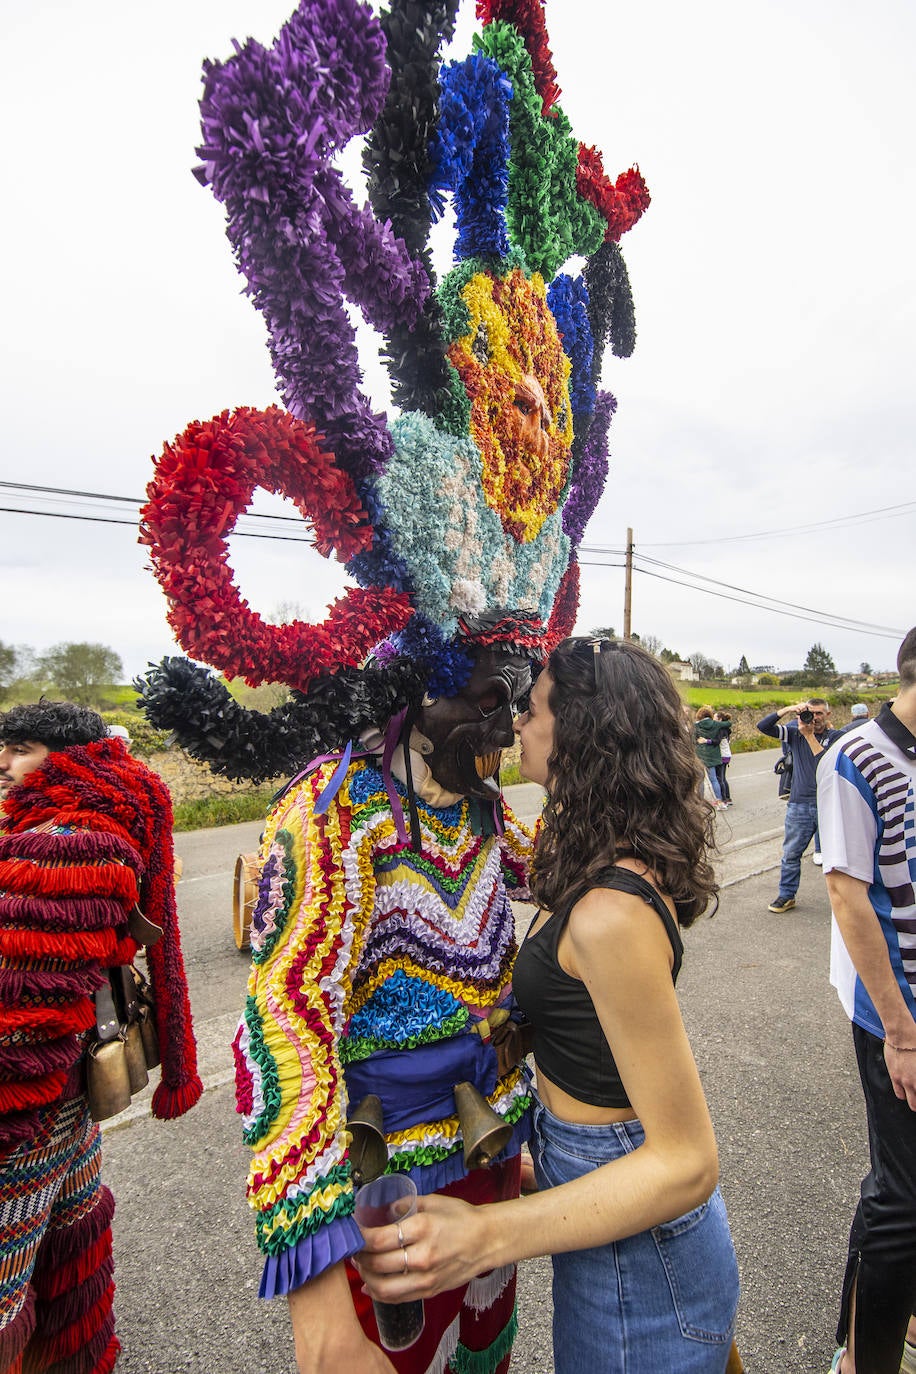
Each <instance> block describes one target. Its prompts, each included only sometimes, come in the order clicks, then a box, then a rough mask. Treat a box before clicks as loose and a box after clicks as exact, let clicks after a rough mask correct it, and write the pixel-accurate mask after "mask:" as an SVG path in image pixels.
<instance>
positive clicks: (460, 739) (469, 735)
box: [415, 647, 531, 801]
mask: <svg viewBox="0 0 916 1374" xmlns="http://www.w3.org/2000/svg"><path fill="white" fill-rule="evenodd" d="M530 685H531V665H530V662H529V660H528V659H527V658H526V657H525V656H524V655H522V654H519V653H515V652H513V651H512V650H511V649H501V648H498V647H497V648H486V649H478V651H477V655H476V659H475V662H474V670H473V672H472V673H471V677H470V681H469V682H468V684H467V686H466V687H465V688H464V689H463V690H462V691H461V692H459V694H458V695H457V696H453V697H440V698H438V699H436V698H433V697H429V696H427V697H426V698H425V700H424V705H423V708H422V710H421V712H420V716H419V719H418V721H417V724H416V727H415V728H416V730H417V731H419V733H420V734H421V735H423V736H424V737H425V738H426V739H427V740H428V741H429V742H430V744H431V745H432V746H433V747H432V750H431V752H430V753H428V754H425V756H424V757H425V761H426V763H427V764H428V765H429V769H430V771H431V773H432V775H433V777H434V778H435V780H436V782H437V783H438V784H439V785H440V787H443V788H444V789H445V790H446V791H447V792H455V793H457V794H458V795H460V796H465V797H479V798H481V799H482V800H486V801H493V800H494V798H495V797H497V796H498V795H499V785H498V783H497V781H496V775H497V774H498V772H499V762H500V757H501V755H502V751H503V750H504V749H507V748H508V747H509V745H511V744H512V742H513V739H514V735H513V731H512V721H513V719H514V709H513V708H514V706H515V704H516V702H518V700H519V699H520V698H521V697H522V696H524V694H525V693H526V692H527V691H528V688H529V687H530Z"/></svg>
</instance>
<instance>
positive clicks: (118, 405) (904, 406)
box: [0, 0, 916, 674]
mask: <svg viewBox="0 0 916 1374" xmlns="http://www.w3.org/2000/svg"><path fill="white" fill-rule="evenodd" d="M0 3H2V13H3V36H4V40H5V41H4V51H5V55H6V61H5V63H4V79H3V83H2V87H0V106H2V112H3V116H4V119H3V127H4V129H5V131H6V135H5V138H4V140H3V149H2V152H0V159H2V164H3V166H2V172H3V181H2V184H3V187H4V192H5V195H4V200H5V206H6V212H5V214H4V216H3V220H2V227H0V236H2V246H3V263H4V268H5V271H4V291H3V296H4V308H3V319H4V327H3V330H2V337H0V350H2V360H0V377H2V386H3V390H4V393H5V394H4V406H3V411H4V415H3V444H2V455H3V456H2V463H0V479H2V480H3V482H5V483H11V482H14V483H28V484H32V485H35V486H46V487H54V488H68V489H73V490H78V491H88V492H93V493H103V494H110V495H116V496H123V497H129V498H134V499H137V498H139V497H141V496H142V495H143V491H144V487H145V484H146V482H147V481H148V480H149V477H150V475H151V472H152V463H151V456H152V455H153V454H154V453H156V452H158V451H159V450H161V447H162V444H163V442H164V441H165V440H167V439H171V438H172V437H173V436H174V435H175V434H176V433H177V432H178V431H180V430H182V429H183V428H184V427H185V425H186V424H187V423H188V422H189V421H191V420H192V419H198V418H199V419H206V418H209V417H210V416H211V415H213V414H214V413H216V412H218V411H219V410H221V409H223V408H224V407H227V406H229V407H231V406H235V405H242V404H248V405H259V406H263V405H266V404H269V403H270V402H271V400H273V399H274V398H275V396H274V390H273V381H272V376H271V371H270V364H269V359H268V355H267V348H266V345H265V339H264V330H263V326H262V324H261V322H260V319H259V317H258V316H257V314H256V313H255V311H254V309H253V308H252V306H251V305H250V304H249V303H248V302H247V301H246V300H245V299H244V298H243V297H242V296H241V294H240V287H241V278H240V277H238V275H237V274H236V272H235V269H234V267H233V264H232V258H231V251H230V248H229V245H228V242H227V240H226V239H225V237H224V232H223V212H222V209H221V207H219V206H218V205H217V204H216V203H215V201H214V200H213V199H212V197H211V195H210V193H209V192H208V191H206V190H204V189H202V188H201V187H200V186H199V185H198V184H197V182H196V181H195V180H194V179H193V177H192V176H191V170H190V169H191V167H192V166H193V165H194V163H195V161H196V158H195V155H194V147H195V144H196V143H197V142H198V141H199V130H198V110H197V100H198V97H199V94H200V66H201V62H202V60H203V59H204V58H205V57H212V58H224V57H226V56H227V55H228V54H229V53H230V52H231V44H230V40H231V38H232V37H238V38H242V39H243V38H245V37H246V36H248V35H249V34H252V35H253V36H254V37H256V38H258V39H260V40H261V41H262V42H269V41H270V40H271V39H272V37H273V36H274V34H275V32H276V29H277V27H278V26H279V25H280V24H281V23H282V22H283V20H284V19H285V18H286V17H287V15H288V13H289V12H290V9H291V5H290V0H257V3H254V0H180V3H179V0H160V3H159V4H158V5H156V6H155V7H153V8H150V7H148V6H147V7H144V6H137V5H133V4H124V3H123V0H117V2H115V0H89V3H88V4H85V5H81V6H73V5H71V4H69V3H65V0H41V2H40V3H38V4H34V5H28V6H26V5H19V4H15V5H14V4H13V3H12V0H0ZM462 13H463V20H462V27H461V29H460V31H459V32H460V34H461V36H462V39H463V43H462V44H459V47H460V49H461V51H462V52H463V51H466V50H467V35H468V34H469V33H470V32H471V31H472V28H473V14H472V13H471V12H470V10H469V7H468V0H464V4H463V11H462ZM547 21H548V27H549V31H550V36H551V43H552V47H553V51H554V60H555V65H556V67H557V69H558V72H559V77H560V85H561V88H562V90H563V95H562V97H561V104H562V105H563V107H564V109H565V110H566V112H567V113H568V114H569V116H570V118H571V120H572V123H573V128H574V131H575V133H576V135H577V136H578V137H580V138H582V139H583V140H584V141H585V142H587V143H592V144H595V145H597V146H598V147H599V148H601V149H602V151H603V153H604V157H605V165H606V167H607V169H608V171H609V172H610V173H611V175H612V176H614V175H616V174H617V172H618V171H621V170H623V169H624V168H625V167H628V166H629V165H630V164H631V163H633V162H638V163H639V165H640V167H641V169H642V171H643V173H644V175H645V177H646V180H647V182H648V184H649V187H650V190H651V193H652V205H651V207H650V209H649V210H648V212H647V213H646V215H645V217H644V218H643V220H642V221H641V222H640V223H639V224H638V225H637V226H636V228H635V229H633V230H632V231H631V233H629V234H627V235H626V236H625V238H624V240H623V244H622V246H623V249H624V254H625V256H626V259H627V263H628V266H629V269H630V276H631V281H632V284H633V291H634V296H635V301H636V311H637V327H638V341H637V350H636V353H635V354H634V356H633V357H632V358H631V359H629V360H624V361H620V360H617V359H613V358H609V359H608V361H607V364H606V367H605V376H604V381H605V384H606V385H607V386H609V387H610V388H611V390H613V391H614V393H615V394H616V396H617V398H618V402H619V410H618V414H617V417H616V418H615V421H614V424H613V425H612V428H611V445H612V459H611V463H612V466H611V476H610V480H609V483H608V487H607V491H606V493H605V496H604V498H603V500H602V502H601V505H600V506H599V508H598V511H597V513H596V515H595V517H594V518H593V520H592V522H591V524H590V526H589V528H588V530H587V533H586V544H587V545H588V546H590V547H602V548H606V549H608V550H612V551H614V552H611V553H609V554H607V555H606V559H607V561H609V562H612V563H616V564H619V563H621V562H622V558H621V557H620V555H619V553H618V552H616V551H619V550H621V549H622V547H623V544H624V542H625V538H626V530H627V527H628V526H631V527H632V528H633V530H634V538H635V544H636V551H637V554H638V555H642V556H643V557H645V558H653V559H657V560H661V562H663V563H666V564H668V565H672V566H671V567H667V568H666V567H659V566H658V565H657V564H649V565H646V564H644V563H642V564H641V566H642V568H643V569H645V568H646V567H647V566H648V568H650V569H651V570H652V571H653V572H655V573H656V574H662V575H664V576H665V577H671V578H674V579H677V580H679V581H683V580H685V578H684V573H683V572H681V571H673V570H672V567H673V568H674V569H685V570H688V571H689V572H690V573H692V574H698V575H700V576H702V577H705V578H708V579H713V581H712V582H707V583H705V584H704V585H706V586H708V587H709V588H710V589H711V590H713V591H716V592H719V593H722V592H726V591H727V592H728V594H729V595H730V596H743V595H744V591H750V592H753V593H762V594H764V595H766V596H768V597H772V598H774V599H775V600H776V601H777V602H778V603H781V605H782V608H783V610H785V609H792V608H797V607H806V608H811V609H812V610H813V611H814V612H815V615H814V616H813V620H801V619H793V618H790V617H789V616H787V615H785V614H778V613H776V612H775V611H774V610H772V609H771V610H764V609H761V608H756V607H749V606H747V605H742V604H738V603H737V602H735V601H732V600H726V599H723V598H722V597H720V596H713V595H709V594H706V593H703V592H700V591H698V590H695V589H689V588H685V587H683V586H679V585H674V584H673V583H672V582H668V581H662V580H660V579H659V578H658V577H650V576H648V575H647V572H646V571H640V572H638V573H637V575H636V577H635V580H634V589H633V627H634V629H636V630H638V631H640V632H641V633H643V634H646V633H649V634H654V635H656V636H658V638H659V639H661V640H662V641H663V642H664V643H665V644H667V645H668V646H669V647H672V648H674V649H677V650H679V651H680V652H681V653H683V654H685V655H689V654H690V653H691V652H693V651H695V650H702V651H703V652H705V653H707V654H709V655H710V656H712V657H715V658H719V659H721V660H722V661H723V662H724V663H725V664H726V666H732V665H734V664H735V663H736V662H737V661H738V659H739V658H740V657H741V655H742V654H746V655H747V657H748V659H749V660H750V662H751V663H752V664H763V663H769V664H774V665H776V666H779V667H790V666H793V665H798V664H800V662H801V661H802V660H803V659H804V657H805V654H806V651H807V649H808V647H809V646H810V645H811V644H812V643H813V642H814V641H815V640H817V641H820V642H822V643H823V644H824V645H825V646H826V647H827V648H828V650H829V651H830V652H831V653H832V654H833V656H834V658H835V660H836V662H837V665H838V666H839V667H840V668H841V669H853V668H857V667H858V665H859V663H860V661H862V660H867V661H869V662H870V663H872V664H873V665H874V666H876V667H885V666H886V667H891V666H892V665H893V660H894V657H895V654H896V648H897V644H898V642H899V638H900V635H902V633H903V632H904V631H906V630H907V629H908V628H909V627H910V626H911V625H912V624H913V623H914V622H916V595H914V591H913V589H914V584H916V576H914V555H913V549H914V532H916V490H914V487H916V483H914V471H916V463H914V459H913V443H914V441H913V435H914V433H916V414H914V412H916V388H914V384H913V370H914V369H913V351H914V350H913V338H914V333H916V267H914V260H916V254H914V249H913V234H914V224H916V172H914V159H913V156H912V135H913V129H914V127H916V117H914V116H916V109H914V106H916V96H914V83H913V80H912V73H911V65H912V54H913V52H914V50H916V7H914V6H913V4H912V2H911V0H875V3H874V4H872V5H870V6H869V7H868V8H867V9H866V7H864V6H863V5H862V4H861V3H852V0H785V2H783V0H770V3H768V4H765V5H755V6H750V5H745V4H735V3H734V0H697V3H694V4H691V5H686V4H684V3H683V0H629V3H625V4H618V3H604V0H601V2H600V3H599V0H565V3H561V0H550V2H549V3H548V5H547ZM373 352H374V349H373V343H372V340H371V339H370V340H369V341H368V343H367V346H366V347H365V350H364V357H363V362H364V366H365V367H366V373H367V386H368V387H369V389H370V390H371V392H372V394H373V397H374V399H375V400H376V401H377V403H378V404H379V405H380V406H385V407H387V404H388V402H387V397H386V394H385V390H384V374H383V373H382V372H381V370H380V368H379V366H378V363H377V359H375V358H374V357H373ZM0 496H2V498H3V499H2V500H0V506H3V507H12V506H15V507H17V508H18V510H19V511H22V510H23V509H25V508H29V509H34V510H43V511H58V512H69V513H70V514H73V513H74V512H77V511H81V512H82V513H84V514H87V513H96V514H107V515H112V516H115V517H116V518H120V519H130V520H132V519H134V518H135V511H134V509H133V508H132V507H131V506H130V505H129V504H122V505H120V506H119V505H115V504H108V505H104V506H103V505H102V504H100V503H98V502H95V503H94V504H90V503H87V502H77V501H76V500H74V499H69V500H61V499H51V498H49V497H48V496H47V495H42V494H40V493H30V492H23V491H19V490H13V489H11V488H9V487H8V486H5V487H2V488H0ZM884 508H893V509H891V510H888V511H885V513H884V514H882V515H880V516H871V515H870V516H869V517H868V518H867V519H865V520H858V521H849V520H847V519H846V517H851V516H857V515H860V514H863V513H866V512H874V511H877V510H884ZM257 509H259V510H263V511H266V510H269V509H274V510H279V509H282V507H280V506H279V505H275V506H270V505H268V503H267V502H266V500H265V501H263V502H262V501H260V500H259V502H258V504H257ZM828 521H831V522H835V523H833V524H832V525H830V524H826V525H825V524H824V523H823V522H828ZM0 522H2V523H0V530H2V536H3V537H2V543H0V550H2V552H0V567H2V577H3V583H2V586H3V597H2V605H3V615H2V621H0V639H2V640H3V641H4V642H6V643H26V644H29V645H31V646H32V647H34V648H36V649H38V650H41V649H44V648H47V647H49V646H50V645H52V644H54V643H56V642H59V641H62V640H95V641H101V642H103V643H105V644H108V645H110V646H111V647H112V648H114V649H116V650H117V651H118V652H119V653H120V654H121V656H122V658H123V660H124V664H125V669H126V671H127V673H129V674H133V673H135V672H137V671H139V670H141V669H142V668H143V666H144V665H145V663H146V662H147V661H148V660H150V659H153V660H156V659H158V658H159V657H161V656H162V654H164V653H168V652H174V651H175V648H174V645H173V643H172V640H171V636H170V633H169V630H168V627H167V625H166V622H165V604H164V601H163V599H162V597H161V594H160V593H159V590H158V587H157V585H156V583H155V581H154V579H153V577H152V575H151V574H150V573H149V572H148V571H145V570H144V554H143V551H142V550H141V549H140V548H139V547H138V546H137V543H136V531H135V529H134V528H131V527H130V526H128V525H124V526H120V525H113V524H112V525H108V524H99V523H89V522H86V521H77V520H73V519H57V518H50V517H48V516H43V517H39V516H35V515H28V514H22V513H16V514H13V513H6V512H3V513H0ZM817 524H820V525H821V528H819V529H817V530H813V531H809V532H807V533H799V532H798V530H797V529H796V532H795V533H791V534H778V535H777V534H769V535H768V536H767V537H765V538H757V539H750V538H741V539H737V538H736V536H749V535H756V534H759V533H761V532H763V531H783V530H786V529H787V528H789V527H807V526H811V525H817ZM585 556H586V557H591V556H592V555H585ZM233 563H234V566H235V567H236V568H237V570H238V574H239V580H240V583H241V586H242V588H243V590H244V591H245V593H246V594H247V595H248V596H249V599H250V600H251V602H252V604H253V605H254V606H255V607H256V608H257V609H258V610H260V611H261V612H262V613H264V614H270V613H271V612H272V611H274V610H275V609H276V608H277V607H278V606H279V605H280V604H281V603H287V604H293V605H295V606H297V607H298V608H299V610H300V611H301V612H303V613H307V614H309V615H310V616H311V617H314V618H321V617H323V615H324V610H323V606H324V604H325V603H326V602H327V600H329V599H330V598H331V597H332V596H333V595H335V594H336V593H337V591H338V590H339V588H340V586H341V585H342V582H341V580H340V575H339V569H338V568H336V566H335V565H330V566H329V565H326V564H325V563H324V562H323V561H322V560H321V559H319V558H318V556H317V555H316V554H314V552H313V551H311V550H309V549H308V548H306V547H305V546H304V545H298V544H288V543H286V544H285V543H267V542H263V541H260V540H250V539H235V540H233ZM638 563H639V560H638ZM722 583H726V584H730V586H731V588H740V589H744V591H736V590H729V589H728V588H725V587H723V586H721V585H716V584H722ZM788 603H794V607H790V606H789V605H788ZM823 612H827V613H829V615H830V616H843V617H848V618H851V619H852V620H854V621H857V622H862V624H863V626H869V627H874V626H876V625H877V626H881V627H885V628H886V629H888V630H889V634H886V635H883V636H878V635H874V634H870V633H866V632H865V629H864V628H863V629H860V630H856V631H854V630H850V629H839V628H833V627H832V626H831V625H830V624H828V623H825V621H824V619H823V616H822V615H821V614H820V613H823ZM799 613H800V612H799ZM622 618H623V571H622V569H621V568H620V567H598V566H586V567H584V569H583V596H582V608H581V612H580V620H579V625H580V628H581V629H583V630H586V629H590V628H592V627H593V626H595V625H607V624H611V625H614V626H616V627H617V629H618V631H619V630H620V628H621V626H622ZM898 631H899V632H900V633H899V634H898V633H897V632H898Z"/></svg>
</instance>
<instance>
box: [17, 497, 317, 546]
mask: <svg viewBox="0 0 916 1374" xmlns="http://www.w3.org/2000/svg"><path fill="white" fill-rule="evenodd" d="M0 512H3V513H5V514H7V515H43V516H45V517H46V518H47V519H49V520H88V521H91V523H92V524H94V525H129V526H130V527H131V529H136V528H137V522H136V520H118V519H116V518H115V517H114V516H113V515H76V514H75V513H74V512H72V511H58V510H23V509H22V507H20V506H0ZM281 518H284V519H285V518H286V517H281ZM230 537H231V538H232V539H275V540H279V541H280V542H281V543H283V544H309V545H311V546H312V547H314V544H315V541H314V539H300V538H297V537H296V535H294V534H258V533H257V531H255V530H233V531H232V534H231V536H230Z"/></svg>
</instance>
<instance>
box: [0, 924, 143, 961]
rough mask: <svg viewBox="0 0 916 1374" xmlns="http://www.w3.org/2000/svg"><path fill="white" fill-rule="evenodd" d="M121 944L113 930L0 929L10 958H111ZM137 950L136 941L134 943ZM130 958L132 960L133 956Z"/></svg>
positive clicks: (2, 950)
mask: <svg viewBox="0 0 916 1374" xmlns="http://www.w3.org/2000/svg"><path fill="white" fill-rule="evenodd" d="M117 948H118V937H117V935H116V934H115V932H114V931H113V930H81V931H74V932H73V933H71V934H65V933H64V932H63V931H60V930H52V931H44V930H0V954H3V955H6V957H7V958H8V959H66V960H67V961H68V962H70V963H81V962H85V961H86V960H87V959H108V958H109V957H110V956H111V955H112V954H114V953H115V951H116V950H117ZM134 950H136V945H135V946H134ZM127 962H130V961H129V960H128V961H127Z"/></svg>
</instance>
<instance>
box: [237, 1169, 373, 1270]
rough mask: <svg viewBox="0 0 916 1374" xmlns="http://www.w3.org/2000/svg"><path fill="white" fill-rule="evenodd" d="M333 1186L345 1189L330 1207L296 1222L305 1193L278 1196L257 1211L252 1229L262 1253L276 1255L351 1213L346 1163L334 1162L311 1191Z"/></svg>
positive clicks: (319, 1190) (350, 1190) (350, 1196)
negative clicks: (270, 1204)
mask: <svg viewBox="0 0 916 1374" xmlns="http://www.w3.org/2000/svg"><path fill="white" fill-rule="evenodd" d="M335 1185H344V1186H347V1187H348V1191H347V1192H346V1193H341V1194H340V1195H339V1196H338V1198H337V1199H336V1201H335V1202H334V1203H333V1204H332V1205H331V1207H329V1208H327V1209H326V1210H322V1209H318V1208H316V1210H315V1211H314V1212H312V1213H311V1214H310V1215H309V1216H307V1217H302V1218H301V1219H300V1220H298V1221H294V1220H293V1218H294V1216H295V1214H296V1212H298V1210H299V1208H300V1207H301V1206H302V1204H303V1202H304V1201H305V1200H306V1196H307V1195H305V1194H300V1195H299V1197H294V1198H285V1197H281V1198H279V1199H278V1200H277V1201H276V1202H275V1203H274V1205H273V1206H272V1207H268V1208H267V1210H266V1211H264V1212H259V1213H258V1215H257V1218H256V1221H255V1232H256V1235H257V1239H258V1247H259V1249H260V1250H261V1251H262V1253H263V1254H265V1255H279V1254H281V1253H282V1252H283V1251H284V1250H287V1249H288V1248H289V1247H290V1246H291V1245H296V1244H297V1243H298V1242H299V1241H300V1240H302V1238H303V1236H313V1235H314V1234H315V1232H316V1231H317V1230H318V1228H319V1227H320V1226H324V1225H326V1224H327V1223H328V1222H330V1221H336V1220H337V1218H338V1217H348V1216H351V1215H352V1212H353V1206H354V1201H355V1199H354V1196H353V1191H352V1187H350V1186H349V1185H350V1166H349V1164H347V1163H344V1164H335V1165H334V1168H333V1169H331V1171H330V1173H328V1174H325V1175H323V1176H322V1177H321V1178H318V1179H316V1180H315V1182H314V1184H313V1185H312V1188H311V1190H310V1191H311V1192H312V1193H317V1192H321V1191H322V1189H324V1188H329V1187H333V1186H335ZM284 1214H285V1215H286V1216H287V1217H288V1218H289V1221H288V1224H287V1225H284V1223H283V1217H284ZM278 1222H279V1224H278ZM268 1227H270V1228H271V1234H270V1235H269V1236H268V1235H267V1234H266V1232H267V1230H268ZM274 1228H275V1229H274Z"/></svg>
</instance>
